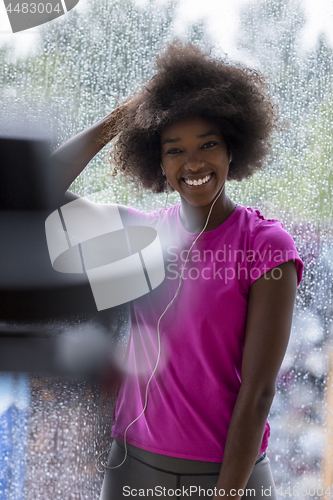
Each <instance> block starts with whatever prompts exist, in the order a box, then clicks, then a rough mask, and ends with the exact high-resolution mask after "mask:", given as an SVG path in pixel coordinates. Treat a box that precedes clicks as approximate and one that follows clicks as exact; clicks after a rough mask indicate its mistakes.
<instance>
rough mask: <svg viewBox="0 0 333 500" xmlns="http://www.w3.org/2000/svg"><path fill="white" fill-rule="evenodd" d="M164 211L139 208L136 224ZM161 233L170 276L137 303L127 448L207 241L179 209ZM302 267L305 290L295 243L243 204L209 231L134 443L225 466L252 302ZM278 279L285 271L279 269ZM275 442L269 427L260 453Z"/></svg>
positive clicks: (120, 423) (126, 391)
mask: <svg viewBox="0 0 333 500" xmlns="http://www.w3.org/2000/svg"><path fill="white" fill-rule="evenodd" d="M161 213H162V212H160V213H156V212H155V213H152V214H144V213H142V212H139V211H136V210H134V209H132V208H129V211H128V220H127V224H128V225H152V226H156V221H157V219H158V218H159V216H160V215H161ZM158 233H159V237H160V240H161V243H162V247H163V254H164V261H165V268H166V278H165V280H164V281H163V283H162V284H161V285H160V286H158V287H157V288H156V289H155V290H153V291H152V292H150V293H149V294H147V295H145V296H143V297H140V298H139V299H137V300H135V301H133V302H132V303H131V322H132V326H131V332H130V338H129V342H128V347H127V352H126V357H125V361H124V367H125V371H126V376H125V378H124V380H123V382H122V385H121V388H120V392H119V395H118V400H117V404H116V409H115V424H114V426H113V430H112V436H113V437H114V438H116V439H119V440H123V435H124V431H125V428H126V427H127V425H128V424H129V423H130V422H132V421H133V420H134V419H135V418H136V417H137V416H138V415H139V414H140V413H141V411H142V408H143V406H144V401H145V391H146V385H147V382H148V379H149V377H150V375H151V373H152V371H153V369H154V366H155V363H156V359H157V353H158V340H157V322H158V319H159V317H160V315H161V314H162V313H163V311H164V310H165V308H166V306H167V304H168V303H169V302H170V301H171V300H172V298H173V296H174V294H175V293H176V290H177V287H178V283H179V278H178V276H177V274H176V271H177V270H178V272H180V269H181V266H182V264H183V263H184V261H185V258H186V255H185V253H186V250H188V249H189V247H190V246H191V243H192V242H193V241H194V239H195V238H196V236H197V233H196V234H194V233H189V232H188V231H186V230H185V229H184V227H183V225H182V223H181V221H180V217H179V205H176V206H174V207H171V208H169V209H168V210H165V211H164V212H163V213H162V215H161V220H160V222H159V225H158ZM289 260H295V261H296V266H297V276H298V283H299V282H300V281H301V277H302V269H303V264H302V261H301V260H300V258H299V255H298V253H297V250H296V248H295V245H294V242H293V239H292V238H291V236H290V235H289V234H288V233H287V232H286V231H284V229H283V226H282V224H281V223H280V222H279V221H276V220H266V219H264V217H263V216H262V215H261V214H260V212H259V211H258V210H253V209H251V208H246V207H243V206H237V207H236V209H235V210H234V212H233V213H232V214H231V215H230V217H229V218H228V219H227V220H226V221H225V222H224V223H223V224H221V225H220V226H219V227H217V228H216V229H214V230H213V231H208V232H204V233H203V234H202V235H201V236H200V238H199V239H198V241H197V243H196V244H195V245H194V247H193V249H192V250H191V253H190V258H189V261H188V262H187V265H186V269H185V272H184V279H183V282H182V284H181V288H180V290H179V293H178V296H177V297H176V299H175V301H174V302H173V304H172V305H171V307H170V309H169V310H168V311H167V312H166V314H165V316H164V317H163V318H162V320H161V323H160V335H161V358H160V361H159V365H158V369H157V372H156V373H155V375H154V377H153V379H152V381H151V383H150V386H149V391H148V406H147V408H146V411H145V412H144V414H143V415H142V416H141V417H140V418H139V419H138V420H137V421H136V422H135V423H134V424H133V425H132V426H131V427H130V428H129V430H128V432H127V437H126V440H127V442H128V443H130V444H133V445H135V446H137V447H139V448H143V449H145V450H148V451H152V452H155V453H160V454H163V455H168V456H173V457H178V458H186V459H191V460H202V461H207V462H221V461H222V459H223V451H224V447H225V442H226V437H227V432H228V428H229V423H230V419H231V415H232V412H233V409H234V405H235V403H236V399H237V396H238V392H239V389H240V385H241V365H242V352H243V346H244V336H245V324H246V314H247V304H248V297H249V291H250V286H251V284H252V283H253V282H254V281H255V280H256V279H258V278H259V277H260V276H261V275H263V274H264V273H265V272H267V271H269V270H270V269H272V268H274V267H276V266H277V265H279V264H281V263H283V262H287V261H289ZM275 277H276V279H278V277H279V270H278V269H277V270H276V276H275ZM269 434H270V429H269V424H268V422H266V425H265V431H264V435H263V440H262V444H261V447H260V453H262V452H263V451H265V449H266V448H267V445H268V437H269Z"/></svg>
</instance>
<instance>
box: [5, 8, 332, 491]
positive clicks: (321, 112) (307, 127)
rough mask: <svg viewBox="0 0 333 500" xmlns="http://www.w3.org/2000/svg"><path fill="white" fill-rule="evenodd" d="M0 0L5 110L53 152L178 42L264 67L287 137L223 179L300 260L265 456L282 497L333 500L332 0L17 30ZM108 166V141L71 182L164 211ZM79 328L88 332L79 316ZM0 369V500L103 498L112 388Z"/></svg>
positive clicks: (80, 189) (66, 21) (128, 11)
mask: <svg viewBox="0 0 333 500" xmlns="http://www.w3.org/2000/svg"><path fill="white" fill-rule="evenodd" d="M0 7H1V9H2V10H1V12H0V14H1V24H0V103H1V110H0V115H1V118H2V119H4V118H6V117H7V116H8V117H9V116H10V117H12V118H14V119H19V118H20V116H22V114H23V113H24V115H25V116H30V117H33V121H34V122H40V123H45V124H47V126H48V127H49V129H50V131H51V132H52V144H51V148H52V149H54V148H56V147H57V146H58V145H60V144H61V143H63V142H64V141H65V140H67V139H68V138H70V137H72V136H73V135H74V134H76V133H77V132H79V131H81V130H83V129H84V128H85V127H87V126H89V125H91V124H92V123H93V122H95V121H97V120H98V119H100V118H101V117H103V116H105V115H106V114H107V113H109V112H111V111H112V109H114V107H115V106H116V105H117V103H119V102H121V100H122V99H123V98H124V97H126V96H127V95H130V94H131V93H132V92H133V91H135V90H136V89H137V88H138V87H139V86H140V84H141V83H142V81H144V80H147V79H148V78H150V76H151V75H152V74H153V71H154V66H153V60H154V56H155V55H156V54H157V53H158V52H159V51H160V50H161V49H162V48H163V47H164V46H165V45H166V44H167V43H168V41H170V40H172V39H174V38H175V37H178V38H181V39H183V40H190V41H193V42H195V43H197V44H198V45H200V46H201V47H203V48H206V49H208V50H212V52H213V53H214V54H217V55H220V56H226V57H228V58H230V59H232V60H236V61H240V62H242V63H244V64H246V65H249V66H251V67H253V68H256V69H258V70H259V71H261V72H262V73H263V74H264V75H266V77H267V79H268V82H269V84H270V87H271V92H272V95H273V96H274V99H275V103H276V105H277V106H279V108H280V111H281V116H282V119H283V121H284V122H285V127H284V131H283V132H281V133H279V134H277V135H276V136H275V137H274V139H273V148H272V154H271V157H270V159H269V161H268V162H267V167H266V169H265V170H264V171H263V172H260V173H256V174H255V175H254V176H253V177H252V178H251V179H250V180H245V181H243V182H242V183H238V182H231V183H229V185H228V186H227V192H228V194H229V196H230V197H231V198H232V199H234V200H235V201H236V202H237V203H239V204H243V205H247V206H251V207H253V208H259V209H260V210H261V212H262V213H263V214H264V216H265V217H266V218H277V219H279V220H281V221H282V222H283V224H284V227H285V229H286V230H287V231H288V232H290V234H291V235H292V236H293V238H294V240H295V243H296V246H297V248H298V251H299V253H300V255H301V258H302V259H303V261H304V263H305V271H304V277H303V281H302V283H301V285H300V287H299V289H298V295H297V300H296V307H295V314H294V320H293V327H292V334H291V339H290V344H289V347H288V351H287V354H286V357H285V360H284V362H283V365H282V368H281V371H280V374H279V377H278V385H277V393H276V397H275V400H274V403H273V406H272V409H271V412H270V418H269V421H270V424H271V438H270V444H269V448H268V456H269V458H270V460H271V466H272V470H273V475H274V478H275V482H276V485H277V488H278V492H279V494H280V495H282V496H284V497H288V496H301V497H303V498H310V497H311V498H313V497H314V498H319V497H321V496H325V495H329V496H330V495H332V494H333V473H332V470H333V457H332V453H333V452H332V450H333V354H332V350H331V345H332V337H333V324H332V318H333V300H332V297H333V279H332V278H333V224H332V219H333V216H332V213H333V210H332V209H333V204H332V201H333V200H332V191H333V146H332V136H333V101H332V90H333V89H332V84H333V76H332V68H333V30H332V29H331V26H332V25H333V4H332V2H330V1H324V0H321V1H320V0H317V1H316V2H314V1H313V0H307V1H305V0H303V1H301V0H237V1H235V0H234V1H233V2H232V3H231V2H229V1H226V0H205V2H199V1H194V0H192V1H190V0H179V1H162V0H161V1H157V0H146V1H144V0H142V1H140V2H136V1H134V0H90V1H89V2H88V1H85V0H80V3H79V5H78V6H77V7H76V8H74V9H73V10H72V11H71V12H69V13H68V14H67V15H66V16H63V17H62V18H59V19H57V20H54V21H52V22H49V23H47V24H45V25H43V26H40V27H38V28H34V29H31V30H27V31H26V32H21V33H17V34H15V35H13V34H10V33H9V24H8V19H7V18H6V13H5V12H4V9H3V6H2V4H1V5H0ZM26 123H27V125H26V126H27V127H29V121H27V122H26ZM111 171H112V166H111V165H110V164H109V162H108V159H107V148H105V150H104V151H102V152H101V153H99V154H98V155H97V156H96V157H95V158H94V159H93V161H92V162H91V163H90V164H89V166H88V167H87V168H86V169H85V171H84V172H83V173H82V174H81V175H80V176H79V177H78V178H77V180H76V181H75V182H74V183H73V185H72V186H71V190H72V191H73V192H74V193H77V194H79V195H80V196H86V197H88V198H89V199H91V200H93V201H96V202H103V203H121V204H125V205H131V206H133V207H136V208H138V209H142V210H150V209H152V208H154V209H156V208H160V207H163V206H164V203H165V197H164V195H161V196H160V195H159V196H156V195H154V196H153V195H151V194H149V193H145V192H142V191H140V189H139V188H138V187H137V186H134V185H128V184H125V183H124V182H123V181H122V180H121V179H119V178H116V179H113V178H111ZM177 196H178V195H177V194H172V195H171V196H170V197H169V201H168V202H169V203H170V204H174V203H177V202H178V199H177ZM121 314H123V316H122V315H121V321H118V322H117V324H116V325H115V324H113V325H111V326H110V325H109V329H111V330H112V332H113V333H114V332H116V333H117V334H118V341H119V342H120V344H121V345H124V344H125V342H126V335H127V326H128V316H127V315H126V311H125V313H124V312H123V311H122V313H121ZM1 321H2V318H0V323H1ZM71 322H72V323H75V325H76V328H79V329H80V328H85V327H86V326H85V325H86V319H82V318H81V317H77V318H76V319H74V320H73V319H71ZM3 324H4V322H2V323H1V324H0V327H1V326H3ZM11 324H12V325H13V324H15V321H12V323H11ZM51 327H52V324H51V323H50V328H51ZM51 329H52V328H51ZM0 370H2V373H1V372H0V499H1V500H7V499H8V500H9V499H10V500H14V499H15V500H21V499H29V500H30V499H34V500H36V499H43V500H46V499H51V498H52V500H78V499H89V500H91V499H95V498H96V499H98V498H99V492H100V488H101V483H102V479H103V476H102V474H100V473H98V472H97V470H96V468H95V461H96V459H97V457H98V455H99V453H101V452H102V451H103V450H105V449H107V448H108V446H109V445H110V428H111V424H112V409H113V405H114V400H115V395H114V390H113V389H112V388H110V387H109V385H108V384H107V383H100V382H99V381H95V380H92V379H85V378H77V377H76V376H74V375H73V376H69V375H68V374H67V375H66V376H65V375H64V376H56V375H54V374H50V373H48V370H47V369H46V368H45V374H44V373H38V374H37V373H20V372H15V373H14V372H11V373H10V372H9V371H8V368H6V370H5V369H4V368H3V367H1V366H0Z"/></svg>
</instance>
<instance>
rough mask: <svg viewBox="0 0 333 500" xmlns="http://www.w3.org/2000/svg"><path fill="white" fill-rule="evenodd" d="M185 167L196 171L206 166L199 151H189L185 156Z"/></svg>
mask: <svg viewBox="0 0 333 500" xmlns="http://www.w3.org/2000/svg"><path fill="white" fill-rule="evenodd" d="M184 167H185V168H186V169H187V170H192V171H193V172H196V171H197V170H200V169H202V168H203V167H204V161H203V159H202V158H201V155H200V153H199V152H198V151H195V152H194V151H192V152H191V151H189V152H188V153H187V154H186V155H185V158H184Z"/></svg>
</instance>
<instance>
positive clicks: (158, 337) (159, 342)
mask: <svg viewBox="0 0 333 500" xmlns="http://www.w3.org/2000/svg"><path fill="white" fill-rule="evenodd" d="M224 184H225V182H224V183H223V185H222V187H221V189H220V191H219V193H218V194H217V195H216V197H215V199H214V201H213V203H212V206H211V207H210V210H209V213H208V216H207V220H206V223H205V225H204V227H203V228H202V230H201V232H200V233H199V234H198V236H197V237H196V238H195V240H194V241H193V243H192V245H191V246H190V248H189V250H188V251H187V255H186V259H185V262H184V265H183V267H182V271H181V273H180V274H179V273H178V272H177V274H178V276H179V284H178V288H177V290H176V293H175V295H174V296H173V298H172V300H171V301H170V302H169V304H168V305H167V306H166V308H165V309H164V311H163V313H162V314H161V316H160V317H159V319H158V322H157V340H158V354H157V360H156V363H155V367H154V369H153V371H152V373H151V375H150V377H149V380H148V382H147V385H146V393H145V404H144V407H143V409H142V411H141V413H140V415H138V416H137V417H136V418H135V419H134V420H133V421H132V422H131V423H130V424H128V426H127V427H126V429H125V432H124V447H125V457H124V459H123V461H122V462H121V463H120V464H119V465H115V466H113V467H111V466H108V465H107V463H106V462H102V461H101V465H102V466H103V467H104V470H105V469H118V467H121V466H122V465H123V463H124V462H125V460H126V458H127V443H126V434H127V431H128V429H129V428H130V427H131V426H132V425H133V424H134V423H135V422H136V421H137V420H138V419H139V418H140V417H141V416H142V415H143V414H144V412H145V411H146V408H147V404H148V388H149V385H150V382H151V380H152V378H153V376H154V374H155V372H156V370H157V366H158V363H159V361H160V356H161V337H160V322H161V319H162V318H163V316H164V315H165V313H166V312H167V310H168V309H169V308H170V307H171V305H172V304H173V302H174V301H175V299H176V297H177V295H178V292H179V290H180V286H181V283H182V279H183V272H184V270H185V267H186V264H187V262H188V259H189V256H190V252H191V250H192V248H193V247H194V245H195V243H196V242H197V240H198V239H199V238H200V236H201V235H202V233H203V232H204V231H205V229H206V227H207V225H208V222H209V218H210V216H211V213H212V210H213V207H214V205H215V203H216V202H217V200H218V198H219V197H220V196H221V194H222V192H223V189H224ZM167 194H168V193H167ZM167 199H168V198H167ZM165 208H166V204H165V207H164V210H165ZM164 210H163V212H162V214H161V216H160V218H159V220H158V223H157V226H156V227H158V225H159V222H160V219H161V217H162V215H163V213H164ZM108 451H110V449H108V450H105V451H103V452H102V453H100V454H99V455H98V457H97V461H96V469H97V470H98V472H104V470H100V469H99V468H98V461H99V460H100V457H101V456H102V455H104V454H105V453H107V452H108Z"/></svg>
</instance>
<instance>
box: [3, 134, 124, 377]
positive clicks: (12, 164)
mask: <svg viewBox="0 0 333 500" xmlns="http://www.w3.org/2000/svg"><path fill="white" fill-rule="evenodd" d="M18 135H19V134H18ZM27 135H28V134H27ZM35 135H36V134H35ZM49 154H50V146H49V142H48V141H47V140H46V139H41V140H40V139H38V137H36V136H33V137H32V138H31V137H30V138H26V137H22V133H21V134H20V135H19V136H18V137H15V136H14V135H13V137H7V136H5V137H0V371H30V372H31V371H33V372H50V373H63V374H65V375H69V374H70V375H75V374H77V375H84V373H86V374H88V375H90V374H92V373H95V372H96V370H97V367H98V366H100V367H101V369H103V367H104V366H105V363H106V360H107V356H106V353H107V352H108V348H107V346H110V343H109V342H110V340H112V342H111V343H112V344H113V342H115V341H116V339H117V338H122V339H123V338H124V331H125V332H126V328H127V326H128V318H129V314H128V306H127V305H122V306H119V307H116V308H112V309H108V310H105V311H100V312H98V311H97V307H96V304H95V300H94V298H93V294H92V291H91V287H90V284H89V281H88V279H87V276H86V274H65V273H58V272H56V271H55V270H54V269H53V268H52V265H51V262H50V257H49V253H48V248H47V243H46V236H45V220H46V218H47V217H48V215H49V214H50V213H51V212H52V211H53V210H55V209H56V208H58V207H59V206H62V205H64V204H66V203H68V202H70V201H72V200H73V199H75V198H76V195H74V194H73V193H70V192H67V193H66V194H59V190H57V185H58V182H57V179H56V176H55V172H54V171H53V169H52V168H51V167H50V162H49ZM66 321H69V322H70V323H71V325H73V324H75V322H79V323H80V325H81V326H82V325H83V324H85V323H86V322H88V321H89V325H90V327H89V328H90V334H87V333H85V334H84V336H83V337H84V339H83V337H80V335H79V334H78V329H76V333H75V332H74V333H73V338H74V337H75V335H76V337H75V338H76V341H73V339H72V340H70V338H71V328H72V327H69V326H68V325H67V326H66V328H65V330H66V335H64V327H62V326H61V323H62V322H66ZM52 324H53V327H52ZM55 324H57V325H58V326H56V327H55V326H54V325H55ZM81 329H82V328H81ZM96 332H97V333H96ZM101 332H103V333H101ZM89 335H90V337H89ZM94 335H95V337H94ZM89 338H90V339H94V340H90V341H89ZM66 339H67V340H66ZM66 342H67V343H66ZM80 348H81V351H80ZM68 350H69V351H70V352H71V353H72V360H71V361H73V360H74V362H72V363H70V360H69V359H67V361H64V359H65V357H66V356H67V351H68ZM89 352H90V354H91V356H90V357H89ZM61 353H62V356H63V358H64V359H63V360H61V359H60V358H59V356H60V357H61ZM80 353H81V354H80ZM80 356H81V358H82V360H83V361H82V362H81V361H80V359H79V358H80ZM67 357H68V356H67ZM90 358H91V359H90ZM75 359H76V361H75ZM90 361H91V362H90ZM75 366H76V368H75ZM85 367H86V369H85Z"/></svg>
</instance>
